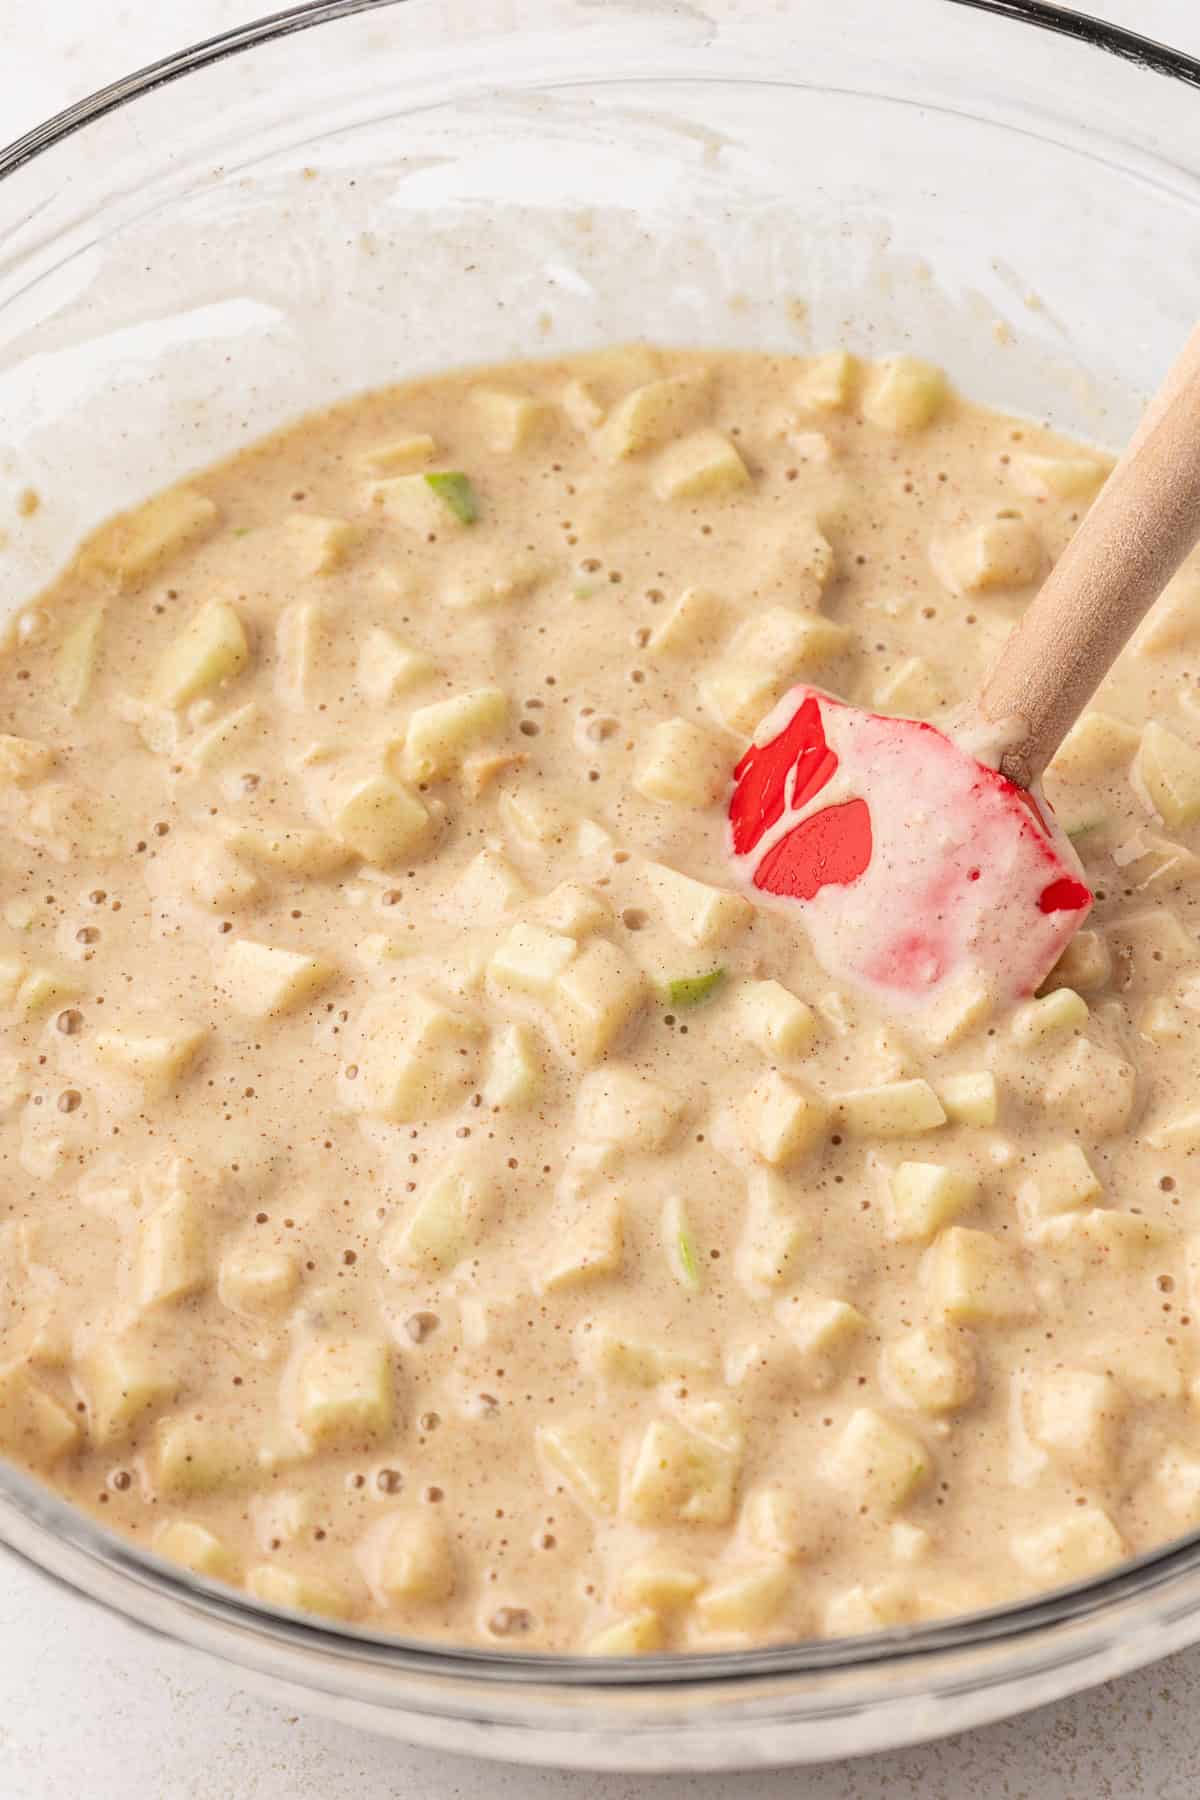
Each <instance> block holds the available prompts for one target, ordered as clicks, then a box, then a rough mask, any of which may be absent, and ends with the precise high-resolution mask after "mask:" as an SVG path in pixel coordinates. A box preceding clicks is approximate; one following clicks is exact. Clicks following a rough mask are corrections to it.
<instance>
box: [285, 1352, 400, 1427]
mask: <svg viewBox="0 0 1200 1800" xmlns="http://www.w3.org/2000/svg"><path fill="white" fill-rule="evenodd" d="M394 1409H395V1398H394V1383H393V1379H392V1359H391V1356H390V1354H389V1352H388V1347H387V1345H386V1343H384V1342H382V1341H381V1340H380V1339H379V1338H371V1337H361V1338H333V1339H329V1340H327V1341H326V1342H323V1343H317V1344H313V1345H311V1346H310V1347H309V1349H307V1350H306V1351H304V1353H303V1354H302V1356H301V1358H300V1364H299V1367H298V1369H297V1371H296V1424H297V1426H298V1427H299V1429H300V1430H301V1431H302V1432H303V1434H304V1436H305V1437H306V1438H307V1439H308V1442H309V1443H310V1444H311V1445H312V1447H313V1448H314V1449H322V1448H327V1447H328V1446H330V1445H333V1444H344V1443H346V1442H347V1441H349V1442H358V1441H360V1440H362V1439H364V1438H373V1437H379V1436H380V1435H381V1434H382V1433H383V1432H385V1431H387V1430H388V1428H389V1427H390V1425H391V1423H392V1417H393V1413H394Z"/></svg>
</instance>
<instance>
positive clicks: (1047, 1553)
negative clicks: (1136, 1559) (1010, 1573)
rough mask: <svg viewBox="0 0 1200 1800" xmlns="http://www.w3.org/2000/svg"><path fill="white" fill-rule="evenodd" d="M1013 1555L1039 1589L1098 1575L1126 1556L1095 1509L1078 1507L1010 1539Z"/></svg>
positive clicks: (1105, 1518) (1104, 1516)
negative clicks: (1056, 1521) (1060, 1517)
mask: <svg viewBox="0 0 1200 1800" xmlns="http://www.w3.org/2000/svg"><path fill="white" fill-rule="evenodd" d="M1012 1549H1013V1555H1014V1556H1015V1557H1016V1559H1017V1561H1018V1562H1019V1563H1020V1565H1021V1567H1022V1568H1023V1569H1024V1570H1025V1571H1026V1573H1027V1574H1029V1575H1031V1576H1032V1577H1033V1579H1034V1580H1035V1581H1036V1582H1037V1583H1038V1585H1039V1586H1040V1587H1051V1586H1065V1585H1066V1584H1067V1583H1068V1582H1071V1581H1083V1580H1085V1579H1086V1578H1087V1577H1088V1576H1090V1575H1099V1574H1101V1573H1102V1571H1103V1570H1105V1569H1108V1568H1111V1567H1112V1565H1113V1563H1117V1562H1120V1561H1121V1560H1122V1559H1123V1558H1124V1556H1125V1555H1126V1550H1125V1545H1124V1542H1123V1541H1122V1538H1121V1534H1120V1532H1119V1531H1118V1530H1117V1528H1116V1526H1115V1525H1114V1524H1113V1522H1112V1520H1111V1519H1110V1518H1109V1516H1108V1514H1107V1513H1106V1512H1102V1511H1101V1510H1100V1508H1099V1507H1098V1506H1092V1505H1090V1504H1089V1505H1087V1506H1079V1507H1075V1508H1073V1509H1072V1510H1071V1512H1069V1513H1068V1514H1067V1515H1066V1516H1065V1518H1064V1519H1062V1521H1061V1522H1059V1523H1057V1524H1053V1525H1044V1526H1043V1527H1042V1528H1041V1530H1039V1531H1031V1532H1022V1533H1019V1534H1018V1535H1017V1536H1015V1537H1014V1538H1013V1542H1012Z"/></svg>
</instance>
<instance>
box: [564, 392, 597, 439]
mask: <svg viewBox="0 0 1200 1800" xmlns="http://www.w3.org/2000/svg"><path fill="white" fill-rule="evenodd" d="M562 409H563V412H564V413H565V414H566V417H567V420H568V422H569V423H570V424H572V425H573V426H574V427H575V429H576V431H594V430H595V429H596V427H597V425H599V424H601V423H602V422H603V419H604V403H603V401H602V400H601V398H600V396H599V394H598V393H597V391H596V386H595V383H594V382H591V381H580V380H575V381H568V382H567V384H566V386H565V387H564V388H563V391H562Z"/></svg>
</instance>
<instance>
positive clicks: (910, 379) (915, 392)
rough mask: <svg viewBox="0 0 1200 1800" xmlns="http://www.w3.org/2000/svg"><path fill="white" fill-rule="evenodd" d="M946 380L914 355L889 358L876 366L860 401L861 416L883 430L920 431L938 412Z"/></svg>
mask: <svg viewBox="0 0 1200 1800" xmlns="http://www.w3.org/2000/svg"><path fill="white" fill-rule="evenodd" d="M946 394H947V387H946V377H945V376H944V375H943V373H942V371H941V370H940V369H939V368H936V367H935V366H934V364H933V363H928V362H923V361H922V360H921V358H920V357H917V356H893V357H891V358H889V360H888V361H887V362H884V363H878V364H877V365H876V366H875V368H874V369H873V370H872V371H871V374H870V376H869V377H868V380H867V384H866V389H865V392H864V394H863V399H862V410H863V414H864V416H865V417H866V418H867V419H869V420H870V422H871V424H872V425H880V426H882V427H883V429H884V430H885V431H899V432H910V431H921V430H923V429H924V427H925V426H926V425H929V424H931V423H932V422H933V420H934V419H935V418H936V417H937V415H938V413H939V412H940V411H941V410H942V406H943V405H944V403H945V400H946Z"/></svg>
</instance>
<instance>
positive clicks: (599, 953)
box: [554, 937, 646, 1063]
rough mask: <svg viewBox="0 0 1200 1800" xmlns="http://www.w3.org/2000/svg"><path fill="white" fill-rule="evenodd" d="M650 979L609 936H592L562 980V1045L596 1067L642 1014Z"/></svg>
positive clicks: (558, 994)
mask: <svg viewBox="0 0 1200 1800" xmlns="http://www.w3.org/2000/svg"><path fill="white" fill-rule="evenodd" d="M645 1000H646V980H645V977H644V976H643V974H642V972H641V970H640V969H639V968H638V966H637V964H636V963H635V962H634V961H633V960H632V959H631V958H630V957H629V956H627V955H626V954H625V952H624V951H623V950H619V949H618V948H617V946H616V945H615V944H613V943H611V942H610V941H609V940H608V939H607V938H599V937H598V938H592V939H590V940H589V942H588V943H587V944H585V945H584V947H583V949H582V950H580V952H579V954H578V955H577V956H576V957H575V959H574V960H573V961H572V962H571V963H569V964H568V965H567V967H566V969H564V971H563V973H562V974H561V975H560V976H559V978H558V981H557V983H556V985H555V992H554V1010H555V1016H556V1018H557V1020H558V1023H559V1028H560V1030H561V1032H562V1034H563V1038H564V1041H565V1043H566V1045H567V1048H568V1050H569V1051H570V1052H571V1054H572V1055H574V1056H576V1057H577V1058H578V1059H579V1061H580V1062H581V1063H594V1062H598V1061H599V1059H600V1058H601V1057H602V1056H603V1055H604V1054H605V1052H606V1051H608V1050H609V1049H610V1048H611V1047H612V1045H613V1044H614V1043H615V1042H616V1040H617V1038H618V1036H619V1035H620V1033H621V1032H622V1031H623V1030H624V1029H625V1027H626V1026H627V1025H628V1024H629V1022H630V1020H631V1019H633V1017H634V1016H635V1014H637V1013H638V1012H640V1011H641V1009H642V1007H643V1005H644V1004H645Z"/></svg>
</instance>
